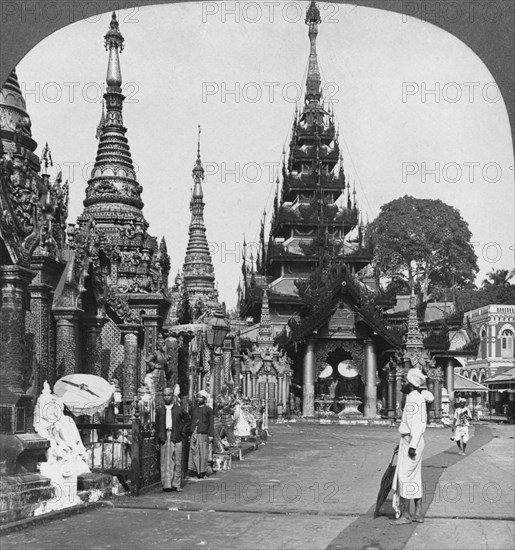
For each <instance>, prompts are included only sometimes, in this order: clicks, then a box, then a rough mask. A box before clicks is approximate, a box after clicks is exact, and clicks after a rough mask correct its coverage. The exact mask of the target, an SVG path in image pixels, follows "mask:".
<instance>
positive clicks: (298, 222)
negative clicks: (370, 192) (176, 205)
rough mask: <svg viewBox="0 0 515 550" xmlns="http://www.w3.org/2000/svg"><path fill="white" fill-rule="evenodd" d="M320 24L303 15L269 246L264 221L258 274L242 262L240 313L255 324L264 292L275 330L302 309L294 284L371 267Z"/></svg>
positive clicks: (312, 13)
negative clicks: (339, 267)
mask: <svg viewBox="0 0 515 550" xmlns="http://www.w3.org/2000/svg"><path fill="white" fill-rule="evenodd" d="M320 23H321V17H320V11H319V9H318V7H317V5H316V3H315V2H314V1H313V2H311V4H310V5H309V8H308V10H307V13H306V24H307V25H308V36H309V41H310V50H309V61H308V71H307V78H306V88H305V95H304V106H303V108H302V109H301V110H300V111H299V110H298V109H297V108H296V109H295V117H294V122H293V129H292V135H291V141H290V146H289V154H288V155H287V154H286V152H283V167H282V178H281V179H282V185H281V182H280V181H279V178H278V179H277V190H276V195H275V199H274V205H273V212H272V219H271V224H270V235H269V239H268V244H266V243H265V237H264V234H265V231H264V225H265V224H264V220H263V221H262V222H261V236H260V241H261V250H260V253H259V256H258V259H259V261H258V265H257V269H256V271H254V268H253V267H252V265H251V266H249V265H248V264H247V263H246V258H245V257H244V266H243V277H244V282H245V288H244V299H243V303H242V307H241V308H240V314H241V316H242V317H247V316H252V317H253V318H254V320H255V321H257V320H258V319H259V314H260V309H261V307H260V306H261V300H262V293H263V288H264V287H265V286H268V287H269V299H270V305H271V309H272V312H273V315H272V322H273V324H274V325H278V326H279V327H280V326H281V325H283V326H284V325H285V324H286V323H287V321H288V319H289V318H290V317H291V316H292V315H293V314H295V313H296V311H298V308H299V307H300V305H301V302H300V298H299V296H298V292H297V288H296V285H295V281H296V280H299V279H303V278H307V277H309V275H310V274H311V272H312V271H313V269H314V268H315V267H316V266H318V265H320V264H321V263H322V262H323V261H324V260H326V259H327V258H331V259H333V260H335V261H336V260H337V261H339V262H341V261H344V262H345V263H346V264H347V265H348V266H349V267H350V269H351V271H353V272H357V271H359V270H360V269H362V268H363V267H365V266H366V265H367V264H368V263H369V262H370V260H371V254H365V253H363V251H362V244H363V230H362V229H363V228H362V227H361V231H360V224H359V211H358V208H357V204H356V197H355V191H353V192H351V189H350V185H349V184H348V183H347V178H346V176H345V172H344V165H343V158H342V155H341V152H340V147H339V142H338V132H337V129H336V123H335V119H334V113H333V110H332V108H331V105H330V104H328V105H327V106H326V105H325V104H324V100H323V93H322V88H321V77H320V68H319V64H318V55H317V42H316V40H317V36H318V26H319V24H320ZM345 191H347V195H346V197H345ZM351 195H352V196H351ZM351 232H352V233H351Z"/></svg>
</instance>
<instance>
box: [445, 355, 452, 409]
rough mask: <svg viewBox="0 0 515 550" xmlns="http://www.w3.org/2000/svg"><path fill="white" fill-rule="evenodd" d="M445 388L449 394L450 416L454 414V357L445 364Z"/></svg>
mask: <svg viewBox="0 0 515 550" xmlns="http://www.w3.org/2000/svg"><path fill="white" fill-rule="evenodd" d="M445 389H446V390H447V393H448V394H449V417H450V418H453V416H454V359H452V357H449V358H448V359H447V364H446V365H445Z"/></svg>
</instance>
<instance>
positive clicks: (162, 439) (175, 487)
mask: <svg viewBox="0 0 515 550" xmlns="http://www.w3.org/2000/svg"><path fill="white" fill-rule="evenodd" d="M177 388H178V386H177ZM177 393H178V392H177ZM177 397H178V396H177V395H174V392H173V391H172V389H171V388H165V389H164V390H163V401H164V405H161V406H160V407H159V408H158V409H157V411H156V437H157V439H158V441H159V443H160V444H161V483H162V485H163V491H178V492H182V487H181V481H182V442H183V441H184V440H187V437H188V433H189V427H190V422H189V416H188V413H187V412H186V411H185V410H184V409H183V408H182V407H181V405H180V404H179V403H178V402H177Z"/></svg>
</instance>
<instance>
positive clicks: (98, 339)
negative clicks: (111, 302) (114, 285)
mask: <svg viewBox="0 0 515 550" xmlns="http://www.w3.org/2000/svg"><path fill="white" fill-rule="evenodd" d="M106 321H107V318H105V317H99V316H97V315H92V316H88V317H85V318H84V320H83V326H84V330H85V338H86V357H85V359H86V364H85V366H84V367H85V368H84V370H85V371H86V372H87V373H88V374H95V375H96V376H102V334H101V332H102V327H103V326H104V324H105V323H106ZM136 389H137V388H136Z"/></svg>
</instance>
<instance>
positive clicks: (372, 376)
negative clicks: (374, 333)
mask: <svg viewBox="0 0 515 550" xmlns="http://www.w3.org/2000/svg"><path fill="white" fill-rule="evenodd" d="M376 372H377V357H376V349H375V343H374V341H373V340H372V339H371V338H370V339H367V340H365V407H364V412H365V414H364V416H365V418H369V419H374V418H375V417H376V416H377V387H376Z"/></svg>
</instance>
